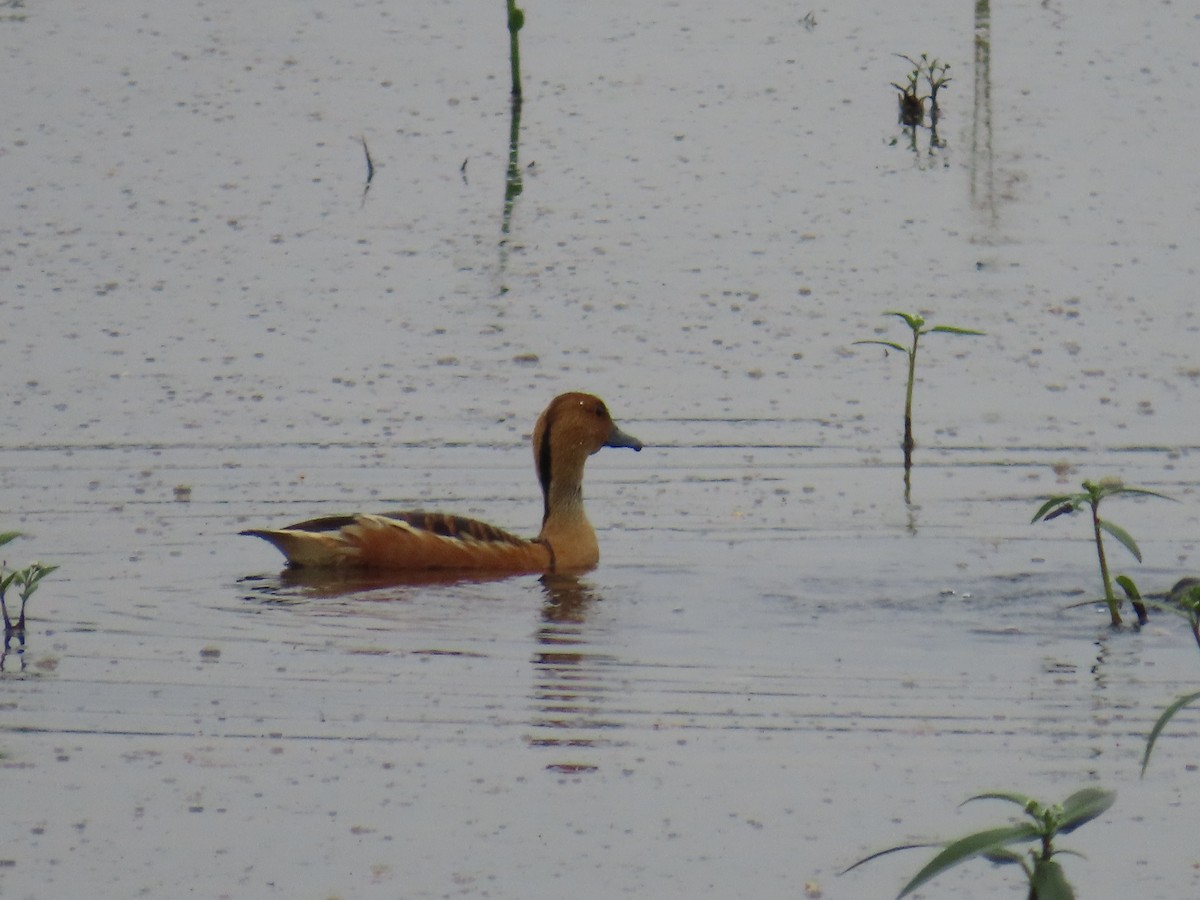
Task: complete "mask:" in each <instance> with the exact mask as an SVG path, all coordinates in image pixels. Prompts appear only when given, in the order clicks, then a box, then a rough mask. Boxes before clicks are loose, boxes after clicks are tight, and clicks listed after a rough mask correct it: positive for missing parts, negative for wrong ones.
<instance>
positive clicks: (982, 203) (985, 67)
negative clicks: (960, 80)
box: [971, 0, 997, 230]
mask: <svg viewBox="0 0 1200 900" xmlns="http://www.w3.org/2000/svg"><path fill="white" fill-rule="evenodd" d="M991 63H992V22H991V3H990V2H989V0H976V2H975V105H974V110H973V113H972V116H971V203H972V204H973V205H974V206H975V207H976V208H979V209H982V210H983V211H984V214H985V215H986V220H987V221H986V224H987V227H988V229H989V230H990V229H994V228H995V227H996V220H997V216H996V186H995V170H994V163H993V158H992V64H991Z"/></svg>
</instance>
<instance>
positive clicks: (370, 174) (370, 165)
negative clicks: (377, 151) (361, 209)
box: [358, 136, 375, 206]
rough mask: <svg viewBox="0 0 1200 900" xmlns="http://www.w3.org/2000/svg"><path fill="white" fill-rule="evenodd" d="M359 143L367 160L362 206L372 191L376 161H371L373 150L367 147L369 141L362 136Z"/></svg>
mask: <svg viewBox="0 0 1200 900" xmlns="http://www.w3.org/2000/svg"><path fill="white" fill-rule="evenodd" d="M358 142H359V143H360V144H362V148H363V156H365V157H366V159H367V180H366V182H365V183H364V184H363V192H362V203H361V204H359V205H360V206H362V205H365V204H366V202H367V191H369V190H370V189H371V181H372V180H374V178H375V161H374V160H373V159H371V149H370V148H369V147H368V146H367V139H366V138H365V137H361V136H360V137H359V139H358Z"/></svg>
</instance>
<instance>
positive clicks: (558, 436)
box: [533, 392, 642, 491]
mask: <svg viewBox="0 0 1200 900" xmlns="http://www.w3.org/2000/svg"><path fill="white" fill-rule="evenodd" d="M601 447H630V448H632V449H634V450H641V449H642V442H641V441H639V440H638V439H637V438H635V437H633V436H632V435H629V434H626V433H625V432H624V431H622V430H621V429H620V428H618V427H617V424H616V423H615V422H614V421H613V420H612V416H611V415H609V412H608V407H607V406H606V405H605V404H604V401H603V400H601V399H600V398H599V397H595V396H593V395H592V394H581V393H577V392H572V393H569V394H559V395H558V396H557V397H555V398H554V399H553V400H551V401H550V405H549V406H547V407H546V410H545V412H543V413H542V414H541V415H540V416H539V417H538V420H537V424H536V425H535V426H534V428H533V457H534V461H535V462H536V464H537V471H538V478H539V479H540V480H541V482H542V490H543V491H548V490H549V487H550V481H551V479H552V477H560V475H559V473H565V472H568V471H572V470H575V471H578V472H579V474H582V470H583V463H584V462H585V461H586V460H587V458H588V457H589V456H591V455H592V454H593V453H595V452H596V451H597V450H599V449H600V448H601Z"/></svg>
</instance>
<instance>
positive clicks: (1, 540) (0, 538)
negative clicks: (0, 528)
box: [0, 531, 21, 547]
mask: <svg viewBox="0 0 1200 900" xmlns="http://www.w3.org/2000/svg"><path fill="white" fill-rule="evenodd" d="M20 536H21V532H19V531H5V532H4V533H3V534H0V547H3V546H4V545H5V544H7V543H8V542H9V541H12V540H15V539H16V538H19V537H20Z"/></svg>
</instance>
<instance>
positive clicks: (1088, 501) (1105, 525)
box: [1031, 478, 1174, 628]
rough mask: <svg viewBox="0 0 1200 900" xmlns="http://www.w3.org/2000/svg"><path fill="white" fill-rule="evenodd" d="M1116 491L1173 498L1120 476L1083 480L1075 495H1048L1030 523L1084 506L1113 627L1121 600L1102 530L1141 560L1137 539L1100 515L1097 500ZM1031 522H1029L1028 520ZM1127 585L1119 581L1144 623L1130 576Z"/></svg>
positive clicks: (1143, 610)
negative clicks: (1131, 484) (1129, 484)
mask: <svg viewBox="0 0 1200 900" xmlns="http://www.w3.org/2000/svg"><path fill="white" fill-rule="evenodd" d="M1117 494H1134V495H1138V496H1143V497H1161V498H1162V499H1163V500H1173V499H1174V498H1173V497H1168V496H1167V495H1166V494H1160V493H1158V492H1157V491H1149V490H1146V489H1145V488H1134V487H1126V486H1125V484H1124V483H1122V482H1121V481H1120V479H1116V478H1102V479H1100V481H1099V482H1093V481H1085V482H1084V483H1083V490H1082V491H1081V492H1080V493H1077V494H1059V495H1058V496H1054V497H1051V498H1050V499H1048V500H1047V501H1046V502H1045V503H1043V504H1042V505H1041V506H1040V507H1039V508H1038V511H1037V512H1036V513H1034V515H1033V519H1032V522H1038V521H1046V522H1048V521H1050V520H1051V519H1055V518H1057V517H1058V516H1062V515H1069V514H1070V513H1073V512H1075V511H1076V510H1078V509H1082V508H1084V507H1087V508H1089V509H1090V510H1091V513H1092V534H1093V536H1094V539H1095V541H1096V558H1097V559H1098V560H1099V562H1100V581H1101V582H1102V583H1103V585H1104V602H1105V603H1107V604H1108V611H1109V614H1110V615H1111V616H1112V624H1113V627H1114V628H1116V627H1118V626H1119V625H1120V624H1121V613H1120V606H1121V602H1120V600H1118V599H1117V595H1116V594H1115V593H1114V592H1113V579H1112V578H1111V577H1110V576H1109V574H1108V557H1107V555H1106V554H1105V552H1104V534H1103V533H1104V532H1108V533H1109V534H1110V535H1112V536H1113V537H1114V538H1116V539H1117V541H1118V542H1120V544H1121V546H1122V547H1124V548H1125V549H1126V550H1128V551H1129V552H1130V553H1132V554H1133V557H1134V559H1136V560H1137V561H1138V562H1141V561H1142V551H1141V550H1139V549H1138V545H1137V542H1136V541H1134V539H1133V536H1132V535H1131V534H1130V533H1129V532H1128V531H1126V530H1125V529H1124V528H1122V527H1121V526H1119V525H1117V524H1116V523H1114V522H1109V521H1108V520H1106V519H1101V518H1100V503H1101V501H1103V500H1104V498H1105V497H1112V496H1115V495H1117ZM1031 524H1032V523H1031ZM1125 581H1126V582H1128V584H1125V583H1121V587H1122V589H1124V590H1125V592H1126V596H1128V597H1129V600H1130V603H1131V604H1132V606H1133V608H1134V611H1135V612H1136V613H1137V617H1138V623H1139V624H1141V625H1145V624H1146V606H1145V604H1144V603H1143V602H1142V600H1141V598H1140V597H1136V596H1133V595H1131V594H1130V588H1131V587H1132V589H1133V594H1136V593H1137V589H1136V587H1133V582H1132V581H1131V580H1130V579H1125Z"/></svg>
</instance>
